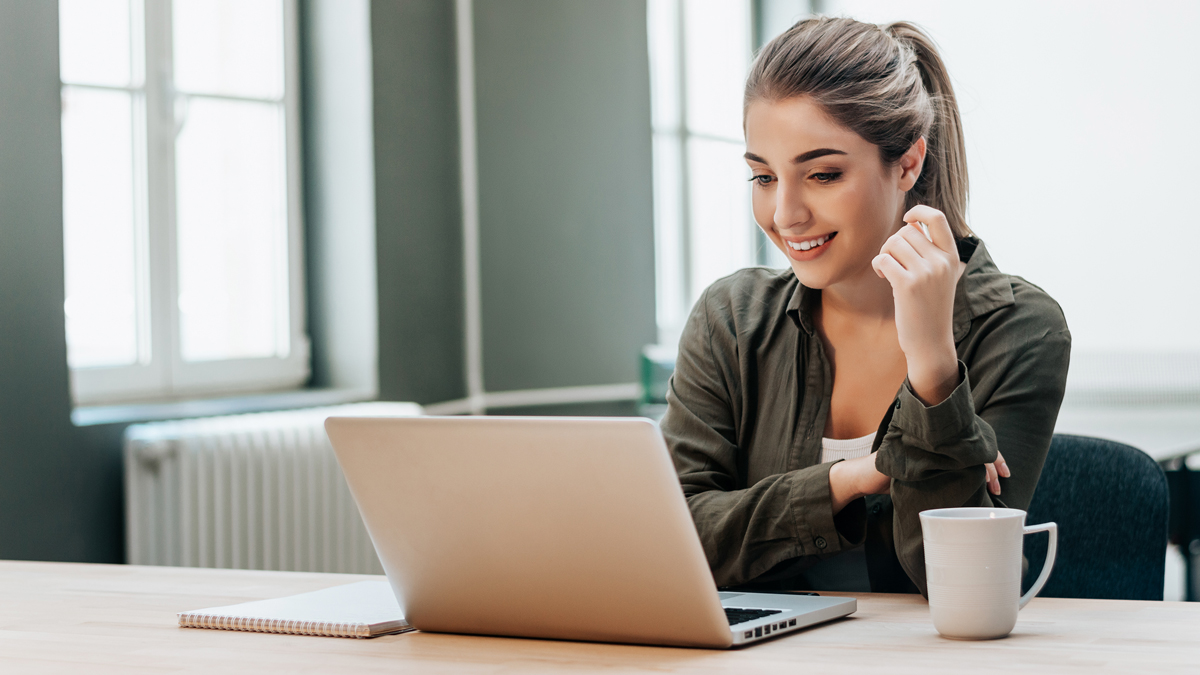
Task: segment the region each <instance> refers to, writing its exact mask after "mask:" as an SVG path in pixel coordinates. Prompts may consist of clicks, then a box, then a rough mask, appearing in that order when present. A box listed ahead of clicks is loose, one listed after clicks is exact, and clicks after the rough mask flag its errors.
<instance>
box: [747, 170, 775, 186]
mask: <svg viewBox="0 0 1200 675" xmlns="http://www.w3.org/2000/svg"><path fill="white" fill-rule="evenodd" d="M773 180H775V177H774V176H769V175H767V174H765V173H763V174H759V175H757V176H751V177H750V182H751V183H754V184H755V185H757V186H759V187H766V186H767V185H769V184H770V183H771V181H773Z"/></svg>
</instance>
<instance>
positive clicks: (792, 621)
mask: <svg viewBox="0 0 1200 675" xmlns="http://www.w3.org/2000/svg"><path fill="white" fill-rule="evenodd" d="M788 625H789V626H795V625H796V620H795V619H792V620H791V621H789V622H788Z"/></svg>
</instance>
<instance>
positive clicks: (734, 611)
mask: <svg viewBox="0 0 1200 675" xmlns="http://www.w3.org/2000/svg"><path fill="white" fill-rule="evenodd" d="M782 611H783V610H781V609H741V608H738V607H726V608H725V618H727V619H729V625H730V626H736V625H738V624H739V623H746V622H747V621H753V620H755V619H761V618H763V617H764V616H771V615H772V614H779V613H780V612H782Z"/></svg>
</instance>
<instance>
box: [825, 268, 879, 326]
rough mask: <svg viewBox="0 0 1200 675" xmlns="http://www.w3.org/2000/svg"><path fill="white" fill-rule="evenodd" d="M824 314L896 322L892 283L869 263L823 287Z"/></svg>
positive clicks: (868, 320) (871, 320)
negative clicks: (846, 277) (859, 269)
mask: <svg viewBox="0 0 1200 675" xmlns="http://www.w3.org/2000/svg"><path fill="white" fill-rule="evenodd" d="M821 313H823V314H828V313H833V314H837V315H839V316H845V317H855V318H857V319H858V320H860V321H865V322H884V321H888V322H890V321H894V320H895V317H896V304H895V301H894V300H893V299H892V286H891V284H889V283H888V281H887V279H881V278H880V277H879V275H877V274H875V270H874V269H872V268H871V267H870V265H868V266H867V267H866V268H865V269H864V270H863V271H862V272H860V273H858V274H856V275H854V276H852V277H850V278H848V279H845V280H842V281H839V282H837V283H836V284H832V285H830V286H828V287H826V288H824V289H822V290H821Z"/></svg>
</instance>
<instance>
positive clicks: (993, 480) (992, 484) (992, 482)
mask: <svg viewBox="0 0 1200 675" xmlns="http://www.w3.org/2000/svg"><path fill="white" fill-rule="evenodd" d="M983 468H984V469H987V486H988V492H991V493H992V494H994V495H998V494H1000V480H999V479H998V478H997V477H996V467H995V465H993V464H990V463H989V464H984V465H983Z"/></svg>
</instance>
